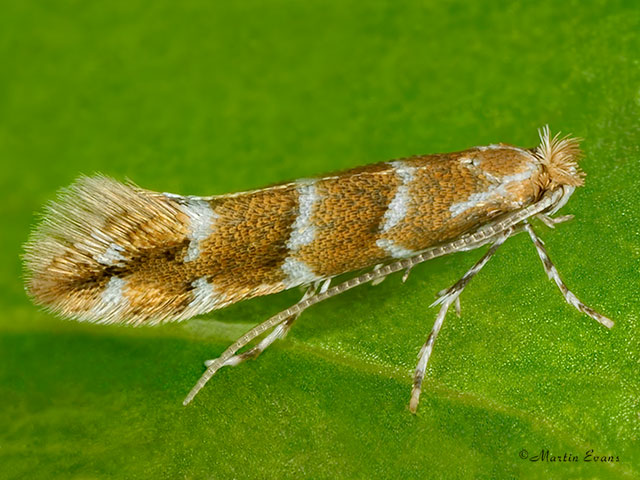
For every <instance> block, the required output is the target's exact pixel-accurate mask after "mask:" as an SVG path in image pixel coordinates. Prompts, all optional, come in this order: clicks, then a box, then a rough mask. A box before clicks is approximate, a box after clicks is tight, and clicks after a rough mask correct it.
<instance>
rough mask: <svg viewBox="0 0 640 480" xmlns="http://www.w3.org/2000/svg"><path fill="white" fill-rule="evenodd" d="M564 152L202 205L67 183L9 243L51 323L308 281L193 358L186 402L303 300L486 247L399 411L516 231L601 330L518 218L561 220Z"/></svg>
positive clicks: (547, 149)
mask: <svg viewBox="0 0 640 480" xmlns="http://www.w3.org/2000/svg"><path fill="white" fill-rule="evenodd" d="M580 156H581V152H580V149H579V147H578V142H577V140H576V139H573V138H570V137H564V138H560V137H559V136H557V135H556V136H555V137H551V135H550V133H549V130H548V128H547V127H545V128H544V129H542V130H541V131H540V145H539V146H538V147H537V148H535V149H523V148H519V147H514V146H511V145H505V144H498V145H489V146H485V147H474V148H471V149H468V150H464V151H461V152H454V153H447V154H436V155H422V156H414V157H409V158H404V159H400V160H394V161H391V162H382V163H377V164H372V165H367V166H364V167H358V168H354V169H351V170H347V171H345V172H340V173H337V174H333V175H328V176H324V177H318V178H305V179H301V180H297V181H294V182H290V183H286V184H282V185H276V186H273V187H267V188H264V189H258V190H251V191H247V192H240V193H235V194H227V195H217V196H210V197H195V196H182V195H175V194H169V193H158V192H152V191H148V190H143V189H141V188H139V187H137V186H135V185H133V184H122V183H120V182H117V181H115V180H112V179H109V178H107V177H103V176H96V177H81V178H80V179H78V181H77V182H76V183H75V184H74V185H72V186H71V187H69V188H68V189H65V190H64V191H63V192H62V193H61V195H60V197H59V199H58V201H56V202H53V203H52V204H51V205H50V206H49V208H48V210H47V211H46V213H45V218H44V220H43V221H42V223H41V224H40V225H39V226H38V227H36V229H35V230H34V232H33V233H32V235H31V238H30V239H29V241H28V243H27V245H26V247H25V249H26V254H25V266H26V270H27V291H28V292H29V294H30V295H31V296H32V298H33V299H34V301H35V302H36V303H38V304H40V305H44V306H45V307H46V308H48V309H50V310H51V311H53V312H55V313H59V314H61V315H63V316H67V317H72V318H76V319H78V320H85V321H92V322H102V323H105V322H107V323H129V324H133V325H144V324H156V323H161V322H166V321H173V320H184V319H188V318H191V317H193V316H195V315H199V314H202V313H206V312H209V311H211V310H215V309H219V308H223V307H225V306H227V305H230V304H233V303H236V302H239V301H241V300H245V299H249V298H253V297H256V296H260V295H267V294H272V293H277V292H280V291H282V290H286V289H289V288H293V287H297V286H306V287H308V288H307V293H306V294H305V296H304V297H303V299H302V300H301V301H300V302H298V303H297V304H295V305H293V306H292V307H290V308H288V309H286V310H284V311H282V312H280V313H278V314H277V315H275V316H274V317H272V318H270V319H269V320H267V321H266V322H263V323H262V324H260V325H258V326H256V327H255V328H253V329H252V330H250V331H249V332H247V333H246V334H245V335H243V336H242V337H241V338H239V339H238V340H237V341H236V342H235V343H234V344H233V345H231V346H230V347H229V348H228V349H227V350H226V351H225V352H223V354H222V355H221V356H220V357H219V358H217V359H215V360H210V361H207V370H206V371H205V373H204V374H203V376H202V378H201V379H200V380H199V381H198V383H197V384H196V386H195V387H194V388H193V390H192V391H191V392H190V393H189V395H188V396H187V398H186V399H185V402H184V403H185V404H186V403H189V402H190V401H191V399H193V397H194V396H195V394H196V393H197V392H198V391H199V389H200V388H202V386H204V384H205V383H206V382H207V380H208V379H209V378H211V376H212V375H213V374H214V373H215V372H216V371H217V370H218V369H219V368H221V367H223V366H233V365H237V364H238V363H240V362H242V361H243V360H245V359H247V358H253V357H255V356H257V355H259V354H260V353H261V352H262V351H263V350H264V349H265V348H267V347H268V346H269V345H270V344H271V343H273V342H274V341H275V340H276V339H278V338H282V337H283V336H284V335H286V334H287V332H288V331H289V329H290V328H291V325H292V324H293V322H294V320H295V319H296V318H297V317H298V316H299V315H300V314H301V313H302V311H304V310H305V309H306V308H308V307H310V306H311V305H314V304H316V303H318V302H320V301H322V300H325V299H328V298H331V297H333V296H335V295H338V294H340V293H342V292H344V291H346V290H348V289H350V288H354V287H356V286H358V285H361V284H363V283H367V282H375V281H376V280H379V279H382V278H384V277H385V276H387V275H389V274H391V273H394V272H397V271H401V270H404V271H405V276H404V277H403V278H405V279H406V275H407V274H408V272H409V271H410V270H411V268H413V266H415V265H417V264H419V263H421V262H424V261H426V260H429V259H431V258H435V257H438V256H442V255H447V254H450V253H455V252H458V251H462V250H471V249H474V248H477V247H480V246H482V245H485V244H492V246H491V247H490V249H489V251H488V252H487V253H486V254H485V256H484V257H483V258H482V259H481V260H480V261H479V262H478V263H477V264H476V265H474V267H472V268H471V269H470V270H469V271H468V272H467V274H465V276H464V277H463V278H462V279H461V280H460V281H459V282H457V283H456V284H455V285H454V286H452V287H450V288H449V289H447V290H445V291H444V293H443V294H442V296H441V297H440V299H439V300H438V302H439V303H440V304H441V305H442V306H441V309H440V312H439V314H438V316H437V320H436V324H435V325H434V328H433V330H432V332H431V334H430V335H429V337H428V340H427V342H426V343H425V346H424V347H423V348H422V350H421V355H420V361H419V363H418V368H417V370H416V375H415V378H414V389H413V393H412V401H411V410H412V411H415V409H416V408H417V402H418V399H419V395H420V391H421V386H422V379H423V377H424V373H425V369H426V365H427V361H428V358H429V356H430V354H431V351H432V348H433V344H434V342H435V339H436V336H437V333H438V331H439V329H440V327H441V326H442V323H443V321H444V317H445V315H446V313H447V310H448V307H449V306H450V305H451V304H452V303H456V304H457V302H458V299H459V295H460V293H461V292H462V290H463V289H464V287H465V286H466V285H467V284H468V282H469V281H470V280H471V278H472V277H473V276H474V275H475V274H476V273H478V272H479V271H480V269H481V268H482V267H483V266H484V264H486V262H487V261H488V260H489V258H490V257H491V255H492V254H493V252H495V250H496V249H497V248H498V246H499V245H500V244H502V243H503V242H504V241H506V240H507V239H508V237H509V236H511V235H513V234H515V233H517V232H519V231H521V230H523V229H526V230H527V232H528V233H529V236H530V238H531V239H532V241H533V242H534V245H535V246H536V250H537V252H538V254H539V256H540V258H541V260H542V262H543V266H544V268H545V270H546V271H547V273H548V275H549V277H550V278H551V279H552V280H554V282H555V283H556V284H557V285H558V287H559V288H560V290H561V292H562V294H563V296H564V297H565V299H566V300H567V302H568V303H569V304H571V305H573V306H574V307H575V308H577V309H578V310H580V311H582V312H584V313H586V314H587V315H589V316H591V317H592V318H594V319H596V320H597V321H599V322H600V323H602V324H603V325H605V326H607V327H611V326H612V325H613V323H612V322H611V320H609V319H608V318H606V317H604V316H602V315H600V314H598V313H596V312H595V311H594V310H592V309H591V308H589V307H587V306H586V305H584V304H583V303H582V302H580V301H579V300H578V299H577V297H576V296H575V295H574V294H573V293H571V292H570V291H569V290H568V289H567V287H566V285H565V284H564V282H563V281H562V280H561V279H560V276H559V274H558V272H557V270H556V269H555V267H554V266H553V264H552V263H551V260H550V259H549V256H548V254H547V253H546V250H545V249H544V247H543V246H542V243H541V241H540V240H539V238H538V237H537V235H536V234H535V232H534V231H533V229H532V228H531V226H530V225H529V224H528V223H527V220H528V219H529V218H531V217H534V216H540V218H541V219H542V220H543V221H544V222H545V223H546V224H548V225H553V224H554V223H557V222H558V221H560V220H561V219H562V218H559V219H553V218H551V217H550V215H553V214H555V213H556V212H557V211H558V210H559V209H560V208H561V207H562V206H563V205H564V204H565V203H566V202H567V201H568V199H569V197H570V196H571V194H572V193H573V191H574V190H575V188H576V187H578V186H581V185H582V184H583V177H584V174H583V173H582V172H581V171H580V169H579V167H578V160H579V159H580ZM367 268H370V269H371V270H370V271H368V272H367V273H364V274H362V275H359V276H356V277H355V278H352V279H350V280H347V281H345V282H343V283H341V284H338V285H335V286H332V287H329V285H328V282H329V281H330V280H331V279H332V278H335V277H336V276H338V275H341V274H344V273H348V272H353V271H357V270H362V269H367ZM269 330H271V332H270V333H269ZM263 334H267V335H266V336H265V337H264V338H263V339H262V340H260V341H259V342H258V344H257V345H255V346H254V347H253V348H251V349H250V350H248V351H246V352H244V353H238V351H239V350H240V349H241V348H243V347H244V346H246V345H248V344H249V343H251V341H253V340H254V339H256V338H257V337H260V336H261V335H263Z"/></svg>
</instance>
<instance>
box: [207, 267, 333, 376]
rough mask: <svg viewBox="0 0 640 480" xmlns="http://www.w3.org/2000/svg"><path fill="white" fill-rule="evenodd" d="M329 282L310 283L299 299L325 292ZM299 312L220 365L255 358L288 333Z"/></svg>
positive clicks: (234, 364)
mask: <svg viewBox="0 0 640 480" xmlns="http://www.w3.org/2000/svg"><path fill="white" fill-rule="evenodd" d="M330 283H331V279H327V280H326V281H324V282H317V283H315V284H313V285H311V286H310V287H309V288H307V290H306V291H305V293H304V295H303V296H302V298H301V299H300V301H303V300H306V299H307V298H309V297H311V296H313V295H315V294H316V293H323V292H325V291H326V290H327V288H329V284H330ZM301 314H302V312H299V313H297V314H295V315H292V316H291V317H289V318H288V319H287V320H285V321H284V322H283V323H280V324H279V325H276V326H275V327H274V328H273V330H272V331H271V333H270V334H269V335H267V336H266V337H264V338H263V339H262V340H260V342H258V344H257V345H256V346H255V347H253V348H251V349H249V350H247V351H246V352H243V353H239V354H237V355H234V356H233V357H231V358H229V359H228V360H226V361H225V362H224V364H223V365H222V366H224V367H235V366H236V365H238V364H239V363H242V362H244V361H245V360H249V359H251V358H256V357H257V356H258V355H260V354H261V353H262V352H264V351H265V349H266V348H267V347H268V346H269V345H271V344H272V343H273V342H275V341H276V340H278V339H279V338H284V337H286V336H287V334H288V333H289V330H291V326H292V325H293V322H295V321H296V320H297V319H298V317H300V315H301ZM213 362H215V359H212V360H206V361H205V362H204V364H205V366H207V367H209V366H210V365H211V364H212V363H213Z"/></svg>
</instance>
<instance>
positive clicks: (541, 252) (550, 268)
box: [524, 223, 613, 328]
mask: <svg viewBox="0 0 640 480" xmlns="http://www.w3.org/2000/svg"><path fill="white" fill-rule="evenodd" d="M524 228H525V230H526V231H527V232H528V233H529V237H531V241H532V242H533V244H534V245H535V247H536V250H537V251H538V256H539V257H540V260H542V265H543V266H544V269H545V271H546V272H547V276H548V277H549V279H550V280H553V281H554V282H555V284H556V285H557V286H558V288H559V289H560V291H561V292H562V296H563V297H564V299H565V300H566V301H567V303H568V304H569V305H571V306H573V307H574V308H576V309H578V310H579V311H581V312H582V313H584V314H586V315H589V316H590V317H591V318H593V319H594V320H595V321H596V322H599V323H601V324H602V325H604V326H605V327H607V328H611V327H613V321H612V320H610V319H609V318H607V317H605V316H604V315H601V314H599V313H598V312H596V311H595V310H594V309H593V308H591V307H588V306H586V305H585V304H584V303H582V302H581V301H580V300H579V299H578V297H576V296H575V295H574V294H573V292H571V291H570V290H569V289H568V288H567V286H566V285H565V284H564V282H563V281H562V279H561V278H560V274H559V273H558V270H557V269H556V267H555V265H554V264H553V263H552V262H551V259H550V258H549V254H547V251H546V249H545V248H544V245H543V244H542V240H540V238H539V237H538V235H536V232H534V231H533V228H531V225H529V224H528V223H527V224H525V225H524Z"/></svg>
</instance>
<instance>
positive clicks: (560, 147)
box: [535, 125, 585, 187]
mask: <svg viewBox="0 0 640 480" xmlns="http://www.w3.org/2000/svg"><path fill="white" fill-rule="evenodd" d="M538 134H539V135H540V145H539V146H538V147H537V148H536V150H535V154H536V156H537V157H538V159H539V160H540V162H541V163H542V164H543V165H544V166H545V167H546V169H547V172H548V174H549V178H550V180H552V181H553V182H555V183H557V184H562V185H571V186H573V187H579V186H582V185H584V177H585V174H584V172H583V171H582V170H580V167H579V165H578V161H579V160H580V159H581V158H582V151H581V150H580V141H581V139H580V138H576V137H571V136H570V135H566V136H564V137H560V133H557V134H556V135H555V136H554V137H553V138H552V137H551V133H550V131H549V125H545V126H544V127H542V128H541V129H540V130H538Z"/></svg>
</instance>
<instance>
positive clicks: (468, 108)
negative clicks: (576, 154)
mask: <svg viewBox="0 0 640 480" xmlns="http://www.w3.org/2000/svg"><path fill="white" fill-rule="evenodd" d="M638 31H640V11H639V10H638V8H637V6H636V5H635V2H623V1H612V2H577V1H569V2H551V1H548V0H543V1H541V2H535V3H534V2H512V3H507V2H500V3H495V2H488V1H479V2H474V3H472V2H453V1H445V2H436V1H429V2H426V3H418V2H408V3H400V2H393V1H388V2H374V3H369V2H358V1H355V0H353V1H330V2H319V1H313V0H312V1H308V2H294V1H275V2H267V3H265V2H257V1H253V0H250V1H248V2H202V3H190V4H189V5H186V4H184V3H180V2H178V3H175V2H151V3H148V2H144V3H143V2H136V1H135V0H134V1H132V0H128V1H112V2H108V3H104V2H76V1H63V2H33V1H26V2H8V3H7V4H5V5H4V6H3V14H2V16H1V18H0V65H2V71H3V74H2V75H0V112H1V113H0V158H2V161H3V162H4V165H5V168H4V169H3V170H2V171H1V172H0V182H1V183H0V187H1V188H2V192H3V199H2V200H3V201H2V202H0V211H1V213H2V219H3V221H4V225H3V233H2V236H0V247H1V248H0V252H1V256H0V258H1V260H2V270H1V271H0V272H1V273H0V282H1V283H0V287H1V288H0V301H1V302H2V303H1V305H2V312H3V313H2V315H0V360H1V362H0V398H2V400H3V401H2V409H1V411H0V477H2V478H30V479H34V478H46V479H52V478H64V479H68V478H126V479H133V478H283V477H284V478H291V477H295V478H336V477H337V478H402V479H405V478H487V479H489V478H517V477H522V478H639V477H640V448H639V447H638V445H639V444H638V441H639V437H638V432H639V431H640V416H639V412H640V400H639V399H640V381H639V376H638V365H639V362H640V354H639V352H640V348H639V346H638V338H640V334H639V333H640V332H639V331H638V320H639V318H638V317H639V315H638V312H639V311H640V293H639V292H640V288H639V287H640V281H639V280H640V275H639V267H640V233H639V232H640V219H639V218H640V217H639V215H638V209H639V207H640V200H639V198H640V197H639V196H638V192H639V191H640V180H639V178H640V175H639V171H640V170H639V167H640V162H639V160H640V147H639V145H640V127H639V125H640V123H639V121H638V119H639V113H640V55H639V52H640V40H639V39H640V37H639V36H638ZM546 123H548V124H550V126H551V128H552V131H558V130H562V131H563V132H564V133H573V134H575V135H578V136H580V137H582V138H584V142H583V148H584V151H585V153H586V156H585V159H584V160H583V162H582V164H581V165H582V167H583V169H584V170H585V172H587V178H586V186H585V187H583V188H581V189H579V190H578V191H577V192H576V193H575V194H574V196H573V197H572V198H571V200H570V202H569V203H568V204H567V206H566V207H564V208H563V210H562V213H572V214H575V217H576V218H575V220H573V221H572V222H568V223H565V224H562V225H559V226H558V227H557V228H556V229H555V230H549V229H547V228H545V227H544V226H543V225H541V224H536V225H535V227H536V229H537V230H538V232H540V235H541V236H542V237H543V238H544V240H545V242H546V246H547V249H548V251H549V254H550V256H551V258H552V259H553V260H554V262H555V263H556V265H557V267H558V270H559V271H560V274H561V275H562V276H563V278H564V279H565V281H566V282H567V284H568V285H569V287H570V288H571V289H572V290H573V291H574V292H575V293H576V295H578V297H580V298H581V299H582V300H583V301H585V303H587V304H589V305H591V306H593V307H594V308H595V309H596V310H598V311H600V312H602V313H603V314H605V315H607V316H609V317H611V318H612V319H613V320H614V321H615V322H616V325H615V327H614V328H613V329H612V330H611V331H607V330H606V329H605V328H603V327H602V326H600V325H598V324H597V323H596V322H594V321H593V320H591V319H589V318H588V317H586V316H584V315H582V314H580V313H579V312H577V311H576V310H574V309H573V308H572V307H570V306H569V305H567V304H566V303H565V302H564V300H563V299H562V296H561V295H560V293H559V291H558V289H557V288H556V287H555V285H553V283H552V282H550V281H549V280H548V279H547V278H546V276H545V274H544V271H543V269H542V266H541V264H540V261H539V259H538V257H537V255H536V252H535V249H534V247H533V245H532V244H531V242H530V241H529V240H528V239H527V238H526V236H524V235H519V236H516V237H515V238H513V239H510V240H509V241H508V242H507V243H506V244H505V245H504V246H503V247H501V249H500V250H499V251H498V253H497V254H496V256H495V257H494V258H493V259H492V260H491V261H490V262H489V264H488V265H487V266H486V267H485V269H483V271H482V272H481V273H480V274H479V275H478V276H477V277H476V278H475V279H474V280H473V281H472V282H471V283H470V284H469V286H468V287H467V288H466V290H465V292H464V293H463V295H462V298H461V299H462V316H461V317H460V318H458V317H456V316H455V314H453V313H450V314H449V315H448V316H447V318H446V321H445V324H444V327H443V329H442V332H441V335H440V337H439V338H438V341H437V343H436V346H435V350H434V353H433V356H432V358H431V361H430V364H429V368H428V371H427V377H426V379H425V383H424V390H423V394H422V400H421V404H420V409H419V411H418V414H417V415H415V416H414V415H411V414H410V413H409V411H408V408H407V404H408V400H409V394H410V390H411V376H412V371H413V369H414V367H415V362H416V355H417V353H418V351H419V348H420V346H421V345H422V343H423V342H424V340H425V338H426V335H427V334H428V332H429V330H430V329H431V326H432V324H433V320H434V319H435V315H436V313H437V312H436V309H434V308H429V304H430V303H431V302H432V301H433V299H434V295H435V293H436V292H437V291H439V290H441V289H443V288H445V287H448V286H450V285H451V284H453V283H454V282H455V281H456V280H457V279H459V278H460V276H461V275H462V274H463V273H464V272H465V271H466V269H467V268H469V267H470V266H471V265H472V264H473V263H474V262H475V261H476V260H477V259H478V258H479V257H480V256H481V255H482V251H472V252H466V253H461V254H457V255H454V256H449V257H445V258H440V259H437V260H434V261H431V262H428V263H426V264H424V265H421V266H419V267H416V268H415V269H414V271H413V272H412V273H411V276H410V277H409V280H408V281H407V282H406V283H405V284H402V283H401V281H400V276H401V275H393V276H391V277H390V278H388V279H387V280H386V281H385V282H384V283H382V284H381V285H379V286H376V287H372V286H369V285H366V286H363V287H360V288H358V289H355V290H352V291H349V292H347V293H344V294H343V295H340V296H339V297H337V298H333V299H331V300H329V301H327V302H325V303H323V304H320V305H318V306H315V307H313V308H312V309H310V310H308V311H307V312H305V313H304V314H303V316H302V317H301V318H300V319H299V320H298V321H297V322H296V324H295V326H294V328H293V330H292V332H291V334H290V335H289V336H288V337H287V338H286V339H285V340H282V341H279V342H277V343H276V344H275V345H274V346H273V347H271V348H269V350H267V352H265V353H264V354H263V355H262V356H261V357H260V358H259V359H258V360H256V361H252V362H247V363H245V364H242V365H240V366H238V367H235V368H225V369H223V370H221V371H220V372H219V373H218V374H217V375H216V376H215V377H214V378H213V379H212V380H211V381H210V382H209V384H208V385H207V386H206V387H205V389H204V390H203V391H202V392H201V393H200V394H199V395H198V396H197V397H196V399H195V401H194V403H193V404H191V405H190V406H188V407H186V408H185V407H183V406H182V405H181V401H182V399H183V397H184V395H185V394H186V393H187V392H188V390H189V389H190V388H191V386H192V385H193V383H194V382H195V381H196V380H197V378H198V377H199V376H200V374H201V373H202V371H203V365H202V362H203V361H204V360H205V359H207V358H213V357H216V356H218V355H219V354H220V353H221V352H222V350H223V349H224V348H225V347H226V346H227V345H228V344H229V343H230V342H231V341H233V339H235V338H236V337H237V336H239V335H241V334H242V333H243V332H244V331H246V330H248V329H249V328H251V327H252V326H253V325H255V324H257V323H258V322H260V321H262V320H265V319H266V318H267V317H269V316H270V315H272V314H274V313H276V312H278V311H279V310H281V309H283V308H286V307H287V306H289V305H290V304H292V303H294V302H295V301H297V299H298V298H299V295H300V293H299V292H297V291H291V292H285V293H282V294H280V295H276V296H270V297H264V298H259V299H256V300H252V301H249V302H245V303H241V304H239V305H235V306H232V307H230V308H227V309H225V310H223V311H218V312H213V313H211V314H209V315H206V316H204V317H200V318H196V319H193V320H191V321H188V322H185V323H182V324H175V325H166V326H161V327H155V328H139V329H133V328H126V327H115V326H98V325H88V324H79V323H73V322H67V321H64V320H60V319H57V318H54V317H52V316H51V315H48V314H46V313H44V312H41V311H39V310H38V309H37V308H36V307H34V306H33V305H32V304H31V303H30V302H29V300H28V299H27V298H26V296H25V294H24V292H23V286H22V280H21V266H20V259H19V255H20V251H21V245H22V243H24V241H25V240H26V238H27V235H28V232H29V230H30V228H31V226H32V225H33V224H34V223H35V221H36V219H35V217H34V216H33V212H35V211H38V210H39V209H40V208H41V206H42V205H43V204H44V203H45V202H46V201H47V200H49V199H51V198H52V197H53V196H54V193H55V191H56V190H57V189H58V188H59V187H61V186H65V185H68V184H69V183H70V182H71V181H72V180H73V179H74V178H75V177H76V176H78V175H79V174H81V173H85V174H90V173H93V172H95V171H100V172H103V173H105V174H109V175H112V176H114V177H116V178H118V179H125V178H126V177H128V178H131V179H132V180H134V181H135V182H136V183H138V184H139V185H141V186H144V187H146V188H150V189H154V190H159V191H169V192H176V193H184V194H216V193H225V192H231V191H238V190H246V189H250V188H256V187H260V186H263V185H266V184H269V183H274V182H278V181H282V180H286V179H291V178H297V177H309V176H312V175H315V174H320V173H324V172H327V171H334V170H337V169H340V168H345V167H350V166H356V165H360V164H364V163H370V162H376V161H383V160H389V159H392V158H398V157H403V156H407V155H411V154H417V153H435V152H446V151H454V150H460V149H464V148H467V147H470V146H473V145H484V144H488V143H496V142H508V143H513V144H516V145H522V146H533V145H535V144H536V143H537V136H536V129H537V128H538V127H540V126H542V125H544V124H546ZM525 450H526V453H525V452H524V451H525ZM590 450H593V452H592V455H597V456H605V461H604V462H603V461H600V460H598V461H585V454H586V452H588V451H590ZM545 451H549V455H550V456H549V457H548V458H547V457H544V455H543V457H544V458H542V459H538V460H537V461H531V459H534V458H535V457H536V456H540V454H541V452H543V454H544V452H545ZM565 454H566V455H567V458H569V460H571V459H572V458H573V456H575V458H576V461H563V462H558V461H551V460H550V458H551V456H555V457H563V458H564V456H565ZM521 456H523V457H524V456H526V457H527V458H526V459H523V458H521ZM607 456H611V457H612V460H610V461H609V459H608V458H606V457H607ZM590 458H591V459H592V460H593V458H594V457H590Z"/></svg>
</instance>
